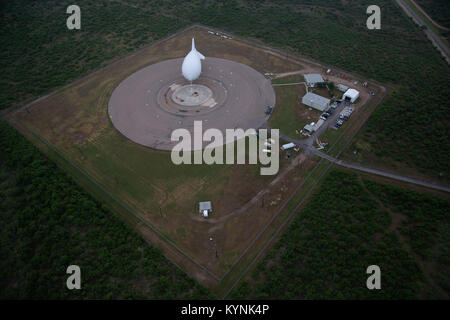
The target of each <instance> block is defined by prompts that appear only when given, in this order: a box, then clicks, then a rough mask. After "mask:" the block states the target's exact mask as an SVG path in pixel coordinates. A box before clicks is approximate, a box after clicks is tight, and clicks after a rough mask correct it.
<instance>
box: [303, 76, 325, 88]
mask: <svg viewBox="0 0 450 320" xmlns="http://www.w3.org/2000/svg"><path fill="white" fill-rule="evenodd" d="M303 77H304V78H305V82H306V84H307V85H308V87H315V86H316V84H317V83H320V82H324V80H323V78H322V76H321V75H320V74H318V73H310V74H304V75H303Z"/></svg>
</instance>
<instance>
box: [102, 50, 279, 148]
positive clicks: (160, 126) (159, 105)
mask: <svg viewBox="0 0 450 320" xmlns="http://www.w3.org/2000/svg"><path fill="white" fill-rule="evenodd" d="M182 62H183V59H182V58H180V59H171V60H165V61H162V62H158V63H156V64H153V65H150V66H147V67H145V68H143V69H141V70H139V71H137V72H135V73H133V74H132V75H130V76H129V77H128V78H126V79H125V80H123V81H122V82H121V83H120V84H119V85H118V86H117V88H115V89H114V91H113V93H112V95H111V97H110V100H109V103H108V113H109V116H110V119H111V122H112V123H113V125H114V127H115V128H116V129H117V130H119V131H120V132H121V133H122V134H123V135H124V136H126V137H127V138H129V139H130V140H132V141H134V142H136V143H138V144H141V145H144V146H147V147H151V148H154V149H160V150H171V149H172V148H173V147H174V146H175V145H176V144H178V141H171V135H172V132H173V130H175V129H178V128H185V129H187V130H188V131H189V132H190V133H191V136H192V139H193V128H194V121H200V120H201V121H202V129H203V132H204V131H206V130H207V129H209V128H217V129H219V130H220V131H221V132H222V134H223V136H224V142H225V143H227V142H231V141H227V140H225V130H226V129H237V128H241V129H244V130H247V129H250V128H253V129H258V128H260V127H261V126H262V125H263V124H264V123H265V122H266V120H267V118H268V115H266V114H265V110H266V108H267V106H268V105H272V106H274V105H275V92H274V90H273V88H272V85H271V82H270V80H268V79H266V78H265V77H264V76H263V75H262V74H261V73H259V72H257V71H256V70H254V69H252V68H250V67H249V66H247V65H244V64H241V63H237V62H234V61H230V60H225V59H219V58H212V57H206V59H205V60H203V61H202V74H201V75H200V78H199V79H197V80H195V81H194V82H193V85H196V86H198V87H197V88H200V87H201V86H204V87H206V89H207V90H206V89H205V92H203V93H201V95H202V98H199V99H198V100H199V101H197V102H195V101H194V100H195V99H191V101H190V102H189V103H188V105H183V104H181V103H180V101H177V100H176V99H172V97H173V96H174V94H175V93H176V92H177V90H184V89H183V88H186V87H185V86H188V85H189V82H188V81H186V80H185V79H184V78H183V76H182V75H181V64H182ZM180 88H182V89H180ZM208 90H210V91H211V93H209V91H208ZM207 96H208V98H207V99H205V100H203V101H200V100H202V99H203V98H205V97H207ZM185 101H186V99H185ZM196 103H199V104H198V105H197V104H196ZM191 104H192V105H191ZM208 144H209V143H208V142H205V143H204V144H203V146H202V148H204V147H205V146H207V145H208ZM215 145H218V144H215Z"/></svg>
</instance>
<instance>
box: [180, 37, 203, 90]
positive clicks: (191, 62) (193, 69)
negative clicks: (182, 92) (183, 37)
mask: <svg viewBox="0 0 450 320" xmlns="http://www.w3.org/2000/svg"><path fill="white" fill-rule="evenodd" d="M204 59H205V56H204V55H202V54H201V53H200V52H198V51H197V50H196V49H195V42H194V38H192V49H191V51H190V52H189V53H188V54H187V56H186V57H185V58H184V60H183V64H182V66H181V72H182V73H183V77H185V78H186V80H188V81H191V82H192V81H194V80H196V79H198V77H199V76H200V73H201V72H202V63H201V61H200V60H204Z"/></svg>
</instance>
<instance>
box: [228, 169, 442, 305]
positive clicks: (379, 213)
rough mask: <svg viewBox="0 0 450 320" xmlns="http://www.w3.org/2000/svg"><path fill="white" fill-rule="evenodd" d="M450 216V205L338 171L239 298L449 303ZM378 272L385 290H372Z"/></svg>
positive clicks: (237, 293) (237, 294)
mask: <svg viewBox="0 0 450 320" xmlns="http://www.w3.org/2000/svg"><path fill="white" fill-rule="evenodd" d="M449 211H450V201H449V200H448V199H441V198H437V197H433V196H429V195H424V194H419V193H417V192H413V191H408V190H405V189H401V188H399V187H394V186H387V185H384V184H379V183H376V182H373V181H371V180H361V179H359V178H358V176H357V175H356V174H352V173H346V172H342V171H331V172H330V173H329V174H328V175H327V177H326V179H325V180H324V182H323V184H322V186H321V188H320V190H319V191H318V192H317V193H315V194H314V195H313V197H312V199H311V200H310V202H309V203H308V204H307V206H306V207H305V208H304V209H303V210H302V211H300V212H299V213H298V215H297V216H296V218H295V219H294V221H293V223H292V224H291V225H290V226H289V228H288V230H287V231H285V232H284V234H283V235H282V237H281V239H280V240H279V241H278V242H277V243H276V245H275V247H274V248H273V249H272V250H271V251H270V252H269V253H268V254H267V255H266V256H265V258H264V260H263V261H261V262H260V263H259V265H258V266H257V268H256V269H255V270H254V272H253V274H252V275H251V276H250V279H248V280H247V281H245V282H243V283H242V285H241V286H240V287H239V288H238V289H237V290H235V291H234V292H233V294H232V297H233V298H236V299H239V298H257V299H416V298H427V299H436V298H448V296H449V294H450V286H449V279H448V274H449V272H450V267H449V266H450V264H449V262H450V261H449V257H450V241H449V240H450V217H449V215H448V212H449ZM399 219H400V220H399ZM399 221H400V222H399ZM370 265H378V266H379V267H380V269H381V290H368V289H367V287H366V280H367V278H368V276H369V275H367V274H366V269H367V267H368V266H370Z"/></svg>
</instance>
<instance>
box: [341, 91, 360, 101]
mask: <svg viewBox="0 0 450 320" xmlns="http://www.w3.org/2000/svg"><path fill="white" fill-rule="evenodd" d="M358 98H359V91H358V90H355V89H348V90H347V91H345V93H344V95H343V96H342V100H349V101H350V102H351V103H354V102H355V101H356V99H358Z"/></svg>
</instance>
